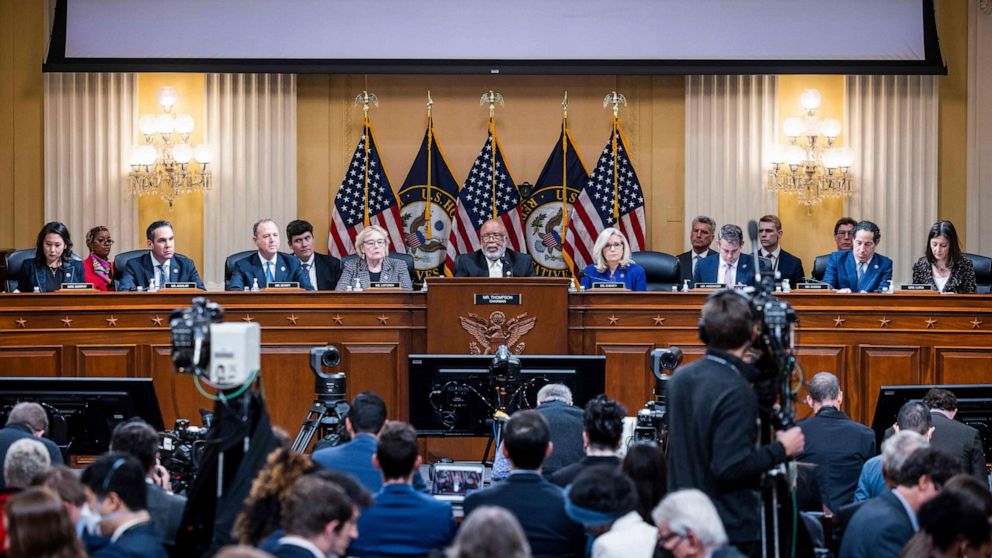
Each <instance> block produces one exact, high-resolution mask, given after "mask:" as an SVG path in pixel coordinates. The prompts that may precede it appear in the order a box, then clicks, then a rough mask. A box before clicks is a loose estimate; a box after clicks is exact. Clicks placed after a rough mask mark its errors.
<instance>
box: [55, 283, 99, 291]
mask: <svg viewBox="0 0 992 558" xmlns="http://www.w3.org/2000/svg"><path fill="white" fill-rule="evenodd" d="M92 289H93V283H62V290H63V291H88V290H92Z"/></svg>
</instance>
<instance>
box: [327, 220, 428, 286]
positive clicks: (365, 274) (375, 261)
mask: <svg viewBox="0 0 992 558" xmlns="http://www.w3.org/2000/svg"><path fill="white" fill-rule="evenodd" d="M355 250H356V252H357V253H358V258H352V259H345V260H344V261H343V262H342V264H343V268H344V269H342V270H341V279H339V280H338V285H337V287H335V290H337V291H344V290H347V289H348V287H351V286H354V284H355V278H356V277H357V278H358V282H359V284H360V285H361V286H362V288H363V289H367V288H369V285H370V284H371V283H399V285H400V288H401V289H406V290H410V289H412V288H413V282H412V281H411V280H410V272H409V270H407V267H406V262H404V261H403V260H400V259H396V258H390V257H388V254H389V233H388V232H386V229H384V228H382V227H380V226H379V225H369V226H367V227H365V228H364V229H362V230H361V231H360V232H359V233H358V235H357V236H355Z"/></svg>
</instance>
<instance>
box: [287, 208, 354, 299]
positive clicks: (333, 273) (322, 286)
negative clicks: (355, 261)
mask: <svg viewBox="0 0 992 558" xmlns="http://www.w3.org/2000/svg"><path fill="white" fill-rule="evenodd" d="M286 238H288V239H289V247H290V248H292V249H293V255H295V256H296V257H297V258H299V260H300V267H302V268H303V274H304V275H306V276H307V278H308V279H310V284H311V285H313V286H314V287H315V288H316V289H317V290H318V291H333V290H334V287H335V286H337V284H338V279H340V278H341V260H339V259H337V258H335V257H334V256H328V255H326V254H318V253H317V252H314V251H313V225H311V224H310V223H309V222H308V221H303V220H299V219H298V220H296V221H290V222H289V224H288V225H286Z"/></svg>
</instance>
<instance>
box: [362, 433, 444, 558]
mask: <svg viewBox="0 0 992 558" xmlns="http://www.w3.org/2000/svg"><path fill="white" fill-rule="evenodd" d="M421 461H422V460H421V457H420V455H419V453H418V448H417V431H416V430H414V429H413V427H412V426H410V425H409V424H407V423H405V422H389V423H386V425H385V426H384V427H383V428H382V431H380V432H379V439H378V445H377V447H376V450H375V455H374V456H373V457H372V463H373V464H374V465H375V466H376V467H377V468H378V469H380V470H381V471H382V479H383V486H382V490H380V491H379V493H378V494H376V495H375V503H374V504H373V505H372V507H371V508H369V509H368V510H366V511H365V513H364V514H362V516H361V517H360V518H359V520H358V532H359V536H358V538H357V539H355V541H354V542H353V543H352V545H351V551H350V553H352V554H355V555H357V556H383V555H389V556H396V555H403V556H405V555H417V556H420V555H424V554H427V553H429V552H431V551H434V550H443V549H444V548H445V547H446V546H448V545H449V544H450V543H451V540H452V539H453V538H454V536H455V530H456V525H455V518H454V516H453V515H452V512H451V504H450V503H449V502H443V501H440V500H437V499H435V498H433V497H432V496H428V495H427V494H423V493H421V492H417V491H415V490H414V489H413V486H411V484H410V483H411V482H412V480H413V472H414V471H415V470H417V468H418V467H420V464H421Z"/></svg>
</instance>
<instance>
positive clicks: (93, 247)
mask: <svg viewBox="0 0 992 558" xmlns="http://www.w3.org/2000/svg"><path fill="white" fill-rule="evenodd" d="M113 245H114V239H113V238H111V237H110V229H108V228H107V227H104V226H103V225H100V226H97V227H93V228H92V229H90V230H89V232H88V233H86V247H87V248H89V249H90V255H89V256H86V259H85V260H83V269H84V270H85V271H86V282H87V283H92V284H93V287H94V288H96V289H97V290H100V291H104V292H106V291H112V290H114V264H113V263H111V261H110V249H111V247H113Z"/></svg>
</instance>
